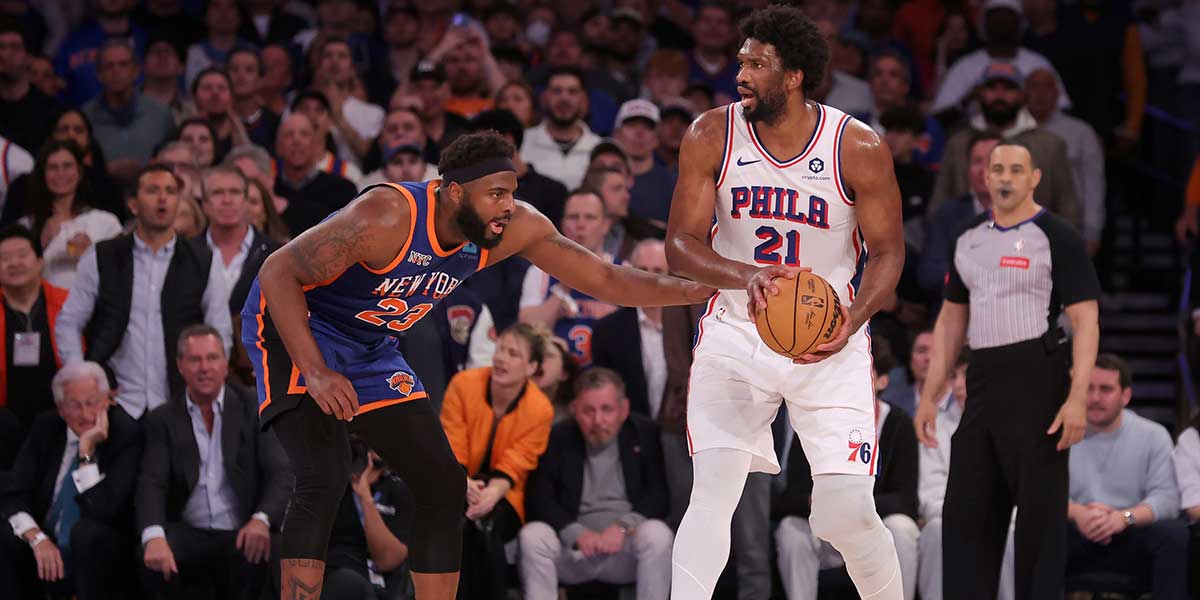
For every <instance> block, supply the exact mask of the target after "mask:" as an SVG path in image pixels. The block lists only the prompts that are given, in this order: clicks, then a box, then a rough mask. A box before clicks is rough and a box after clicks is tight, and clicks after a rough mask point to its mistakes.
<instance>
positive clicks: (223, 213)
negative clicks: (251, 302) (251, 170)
mask: <svg viewBox="0 0 1200 600" xmlns="http://www.w3.org/2000/svg"><path fill="white" fill-rule="evenodd" d="M201 181H202V187H203V192H204V196H203V199H204V215H205V216H207V217H208V231H206V232H204V235H203V237H202V239H201V240H199V241H203V242H204V243H205V244H207V245H208V248H209V249H210V250H212V253H213V258H215V259H217V260H218V261H219V262H218V263H217V268H218V269H220V271H221V273H222V274H223V275H224V276H225V284H226V285H225V289H227V290H229V313H230V314H231V315H240V314H241V313H242V305H243V304H245V303H246V295H247V294H249V293H250V284H252V283H254V278H255V277H256V276H257V275H258V270H259V269H260V268H262V264H263V261H265V260H267V256H269V255H270V254H271V253H272V252H274V251H276V250H278V249H279V246H280V244H279V242H276V241H275V240H272V239H271V238H268V237H267V236H266V235H265V234H264V233H263V232H261V231H259V230H258V229H257V228H256V227H254V226H253V225H251V224H250V211H249V210H248V209H247V201H246V189H247V187H248V186H249V183H248V182H247V180H246V176H245V175H243V174H242V172H241V171H239V170H238V169H237V168H235V167H232V166H219V167H213V168H211V169H209V170H208V171H205V173H204V177H203V179H202V180H201ZM233 320H234V321H240V319H233Z"/></svg>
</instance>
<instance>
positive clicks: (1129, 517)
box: [1122, 510, 1137, 527]
mask: <svg viewBox="0 0 1200 600" xmlns="http://www.w3.org/2000/svg"><path fill="white" fill-rule="evenodd" d="M1122 514H1123V515H1124V517H1125V526H1126V527H1133V526H1134V525H1137V518H1135V517H1134V516H1133V511H1132V510H1127V511H1125V512H1124V513H1122Z"/></svg>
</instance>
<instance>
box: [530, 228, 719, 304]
mask: <svg viewBox="0 0 1200 600" xmlns="http://www.w3.org/2000/svg"><path fill="white" fill-rule="evenodd" d="M516 219H521V220H522V221H523V223H521V226H520V231H521V232H522V234H523V235H522V238H523V239H522V240H521V242H522V247H521V250H520V251H519V253H520V254H521V255H522V256H524V257H525V258H527V259H529V261H530V262H532V263H533V264H535V265H537V266H538V268H540V269H542V270H543V271H545V272H547V273H549V274H550V275H552V276H554V277H555V278H557V279H558V280H559V281H562V282H563V283H564V284H566V285H567V287H570V288H572V289H576V290H579V291H581V292H583V293H585V294H587V295H589V296H592V297H594V298H596V299H598V300H602V301H604V302H608V303H611V304H618V305H621V306H671V305H676V304H695V303H698V302H703V301H705V300H707V299H708V297H709V296H711V295H712V294H713V292H714V290H713V289H712V288H710V287H708V286H705V285H701V284H698V283H696V282H694V281H688V280H686V279H679V278H678V277H669V276H662V275H655V274H653V273H649V272H646V271H641V270H639V269H634V268H632V267H628V266H624V265H614V264H612V263H611V262H610V261H607V260H604V259H603V258H600V257H599V256H596V255H595V254H592V252H591V251H589V250H588V249H586V248H584V247H583V246H580V245H579V244H576V243H575V242H573V241H571V240H570V239H568V238H566V237H565V236H563V235H562V234H560V233H559V232H558V230H556V229H555V228H554V226H553V225H551V224H550V221H549V220H547V219H546V218H545V217H543V216H541V215H540V214H537V213H533V212H529V211H524V210H519V211H518V213H517V215H514V220H516ZM514 229H516V228H514Z"/></svg>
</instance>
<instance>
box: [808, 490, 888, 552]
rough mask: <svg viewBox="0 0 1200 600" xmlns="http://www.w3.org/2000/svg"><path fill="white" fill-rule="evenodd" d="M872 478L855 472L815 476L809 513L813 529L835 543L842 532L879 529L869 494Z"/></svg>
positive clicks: (843, 535) (823, 537) (820, 535)
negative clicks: (853, 473)
mask: <svg viewBox="0 0 1200 600" xmlns="http://www.w3.org/2000/svg"><path fill="white" fill-rule="evenodd" d="M873 482H874V479H873V478H870V477H866V476H858V475H821V476H817V477H814V478H813V495H812V514H811V515H810V517H809V525H811V526H812V531H813V533H814V534H816V535H817V537H819V538H821V539H823V540H826V541H828V542H829V543H831V544H834V545H835V546H836V545H837V543H838V540H840V539H842V538H844V537H845V536H849V535H853V534H855V533H857V532H866V531H871V530H873V529H876V528H880V529H882V524H881V522H880V520H879V515H878V514H876V512H875V502H874V498H873V497H872V496H871V487H872V486H871V484H873Z"/></svg>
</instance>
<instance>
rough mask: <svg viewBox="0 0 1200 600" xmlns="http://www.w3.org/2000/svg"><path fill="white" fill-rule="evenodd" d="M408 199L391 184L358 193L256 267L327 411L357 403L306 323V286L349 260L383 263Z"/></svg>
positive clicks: (396, 243) (395, 242)
mask: <svg viewBox="0 0 1200 600" xmlns="http://www.w3.org/2000/svg"><path fill="white" fill-rule="evenodd" d="M409 212H410V211H409V206H408V202H407V201H406V200H405V199H404V198H403V196H401V194H400V193H399V192H397V191H395V190H393V189H391V188H386V187H380V188H375V189H374V190H371V191H368V192H367V193H365V194H363V195H362V196H360V197H359V198H358V199H356V200H355V201H354V202H352V203H350V204H349V205H348V206H347V207H346V208H344V209H342V210H341V211H340V212H338V213H337V214H336V215H334V216H333V217H331V218H329V219H327V220H325V221H323V222H321V223H320V224H319V225H317V226H316V227H313V228H312V229H309V230H308V231H305V232H304V233H302V234H300V236H299V237H297V238H296V239H294V240H292V241H290V242H288V243H287V244H286V245H284V247H283V248H281V249H280V250H279V251H278V252H275V253H273V254H271V256H270V257H268V258H267V260H266V261H265V262H264V263H263V266H262V269H261V270H260V271H259V273H258V282H259V286H260V287H261V289H262V293H263V296H264V298H266V302H267V310H269V311H270V313H271V318H272V320H273V321H274V322H275V324H276V329H277V330H278V331H279V337H280V339H281V340H282V341H283V345H284V346H285V347H287V351H288V355H289V356H290V357H291V359H292V362H294V363H295V364H296V367H297V368H299V369H300V372H301V373H302V374H303V375H304V380H305V384H306V386H307V388H308V392H309V395H311V396H312V397H313V398H314V399H315V400H316V401H317V403H318V404H320V405H321V408H322V410H324V411H325V412H326V414H334V415H335V416H337V417H338V418H341V419H346V420H349V419H350V418H351V417H353V416H354V412H355V411H356V410H357V408H358V402H357V396H356V395H355V393H354V388H353V387H351V386H350V383H349V382H348V381H347V380H346V379H345V378H344V377H342V376H341V375H338V374H337V373H333V372H332V371H330V370H329V367H328V366H327V365H326V364H325V359H324V358H323V357H322V356H321V351H320V350H319V349H318V348H317V342H316V340H315V339H313V335H312V329H310V328H309V326H308V304H307V302H306V301H305V299H304V290H305V289H306V288H307V287H311V286H316V285H322V284H325V283H328V282H330V281H332V280H333V279H336V278H337V277H338V276H339V275H341V274H342V272H343V271H345V270H346V269H347V268H348V267H350V265H353V264H354V263H356V262H363V263H366V264H367V265H369V266H372V267H383V266H385V265H387V264H388V263H390V262H391V261H392V259H393V258H395V256H396V253H397V252H399V251H400V248H401V247H402V246H403V245H404V243H405V242H406V241H407V239H406V238H407V235H406V234H405V233H401V232H406V231H408V224H409V222H410V220H411V219H412V215H410V214H409Z"/></svg>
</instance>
